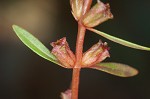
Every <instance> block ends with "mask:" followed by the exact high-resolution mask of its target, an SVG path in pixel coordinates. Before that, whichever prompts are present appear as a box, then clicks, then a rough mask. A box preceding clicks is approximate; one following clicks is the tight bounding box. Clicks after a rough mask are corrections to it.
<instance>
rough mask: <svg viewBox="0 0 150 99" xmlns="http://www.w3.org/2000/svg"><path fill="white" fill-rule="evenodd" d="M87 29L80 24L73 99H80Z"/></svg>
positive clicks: (73, 81) (73, 76) (73, 78)
mask: <svg viewBox="0 0 150 99" xmlns="http://www.w3.org/2000/svg"><path fill="white" fill-rule="evenodd" d="M85 31H86V28H85V27H84V26H83V25H82V24H81V23H80V22H78V35H77V41H76V53H75V54H76V63H75V66H74V68H73V75H72V97H71V99H78V89H79V78H80V69H81V59H82V54H83V43H84V36H85Z"/></svg>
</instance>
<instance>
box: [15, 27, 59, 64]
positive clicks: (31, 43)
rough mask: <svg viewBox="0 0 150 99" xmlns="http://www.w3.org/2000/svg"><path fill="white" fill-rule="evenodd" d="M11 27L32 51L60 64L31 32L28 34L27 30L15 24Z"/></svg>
mask: <svg viewBox="0 0 150 99" xmlns="http://www.w3.org/2000/svg"><path fill="white" fill-rule="evenodd" d="M12 27H13V30H14V31H15V33H16V34H17V36H18V37H19V38H20V40H21V41H22V42H23V43H24V44H25V45H26V46H27V47H29V48H30V49H31V50H32V51H33V52H35V53H36V54H38V55H39V56H41V57H43V58H44V59H47V60H49V61H51V62H53V63H55V64H58V65H60V64H59V63H58V62H57V59H56V58H55V56H54V55H53V54H51V53H50V51H49V50H48V48H46V47H45V46H44V45H43V44H42V43H41V42H40V41H39V40H38V39H37V38H36V37H34V36H33V35H32V34H30V33H29V32H27V31H26V30H24V29H22V28H21V27H19V26H17V25H13V26H12Z"/></svg>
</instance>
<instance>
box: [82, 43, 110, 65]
mask: <svg viewBox="0 0 150 99" xmlns="http://www.w3.org/2000/svg"><path fill="white" fill-rule="evenodd" d="M107 57H110V56H109V52H108V47H107V43H106V42H105V43H102V41H101V40H100V41H99V42H98V43H97V44H95V45H93V46H92V47H91V48H90V49H89V50H88V51H86V52H85V53H84V54H83V58H82V67H88V66H92V65H94V64H97V63H99V62H101V61H103V60H104V59H105V58H107Z"/></svg>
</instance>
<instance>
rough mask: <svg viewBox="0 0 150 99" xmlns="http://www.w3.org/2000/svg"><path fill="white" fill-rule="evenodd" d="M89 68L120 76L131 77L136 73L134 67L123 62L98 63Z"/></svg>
mask: <svg viewBox="0 0 150 99" xmlns="http://www.w3.org/2000/svg"><path fill="white" fill-rule="evenodd" d="M90 68H92V69H97V70H101V71H104V72H107V73H109V74H113V75H116V76H120V77H131V76H135V75H137V74H138V71H137V70H136V69H134V68H132V67H130V66H128V65H125V64H121V63H114V62H106V63H99V64H97V65H94V66H91V67H90Z"/></svg>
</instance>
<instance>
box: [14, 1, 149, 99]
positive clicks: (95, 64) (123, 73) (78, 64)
mask: <svg viewBox="0 0 150 99" xmlns="http://www.w3.org/2000/svg"><path fill="white" fill-rule="evenodd" d="M70 4H71V8H72V14H73V16H74V18H75V20H76V21H77V22H78V33H77V40H76V51H75V54H74V53H73V52H72V51H71V50H70V48H69V44H68V42H67V40H66V37H63V38H61V39H59V40H57V41H56V42H52V43H51V46H52V47H53V49H52V51H49V49H47V48H46V47H45V46H44V45H43V44H42V43H41V42H40V41H39V40H38V39H37V38H35V37H34V36H33V35H31V34H30V33H29V32H27V31H26V30H24V29H22V28H20V27H19V26H16V25H13V29H14V31H15V33H16V34H17V36H18V37H19V38H20V40H21V41H22V42H23V43H24V44H25V45H26V46H28V47H29V48H30V49H31V50H33V51H34V52H35V53H37V54H38V55H39V56H41V57H43V58H45V59H47V60H49V61H51V62H53V63H55V64H57V65H59V66H61V67H64V68H66V69H73V74H72V84H71V88H70V89H68V90H67V91H65V92H64V93H61V97H62V99H78V86H79V77H80V70H81V68H91V69H96V70H100V71H104V72H107V73H110V74H113V75H116V76H120V77H131V76H134V75H136V74H137V73H138V71H137V70H136V69H134V68H132V67H130V66H128V65H125V64H121V63H116V62H102V61H103V60H104V59H106V58H107V57H110V54H109V47H108V45H107V43H106V42H104V43H103V42H102V41H101V40H99V42H98V43H96V44H95V45H93V46H92V47H91V48H90V49H89V50H87V51H86V52H84V53H83V43H84V37H85V33H86V30H90V31H92V32H94V33H97V34H98V35H100V36H102V37H105V38H107V39H109V40H111V41H113V42H116V43H119V44H121V45H124V46H127V47H131V48H134V49H139V50H147V51H150V48H148V47H144V46H141V45H137V44H134V43H131V42H128V41H125V40H122V39H120V38H117V37H114V36H111V35H109V34H106V33H104V32H101V31H98V30H96V29H94V28H93V27H95V26H97V25H99V24H101V23H103V22H105V21H107V20H108V19H112V18H113V14H112V13H111V11H110V6H109V4H104V3H103V2H101V1H99V0H97V3H96V4H95V5H94V6H93V7H91V4H92V0H70Z"/></svg>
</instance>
